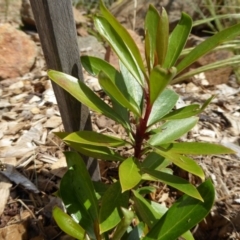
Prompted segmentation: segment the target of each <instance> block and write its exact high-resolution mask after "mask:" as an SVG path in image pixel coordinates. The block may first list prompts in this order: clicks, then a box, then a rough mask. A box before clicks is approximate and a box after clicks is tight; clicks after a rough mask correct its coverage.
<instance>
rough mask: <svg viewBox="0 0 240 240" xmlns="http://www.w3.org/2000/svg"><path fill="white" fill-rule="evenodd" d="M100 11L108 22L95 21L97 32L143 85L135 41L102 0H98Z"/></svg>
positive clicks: (142, 72)
mask: <svg viewBox="0 0 240 240" xmlns="http://www.w3.org/2000/svg"><path fill="white" fill-rule="evenodd" d="M100 11H101V13H102V15H103V17H104V18H105V19H106V20H107V22H108V24H106V23H104V21H103V22H102V23H100V22H98V21H97V22H96V21H95V23H96V25H97V26H96V28H98V30H100V31H99V33H100V34H101V35H102V36H103V37H104V38H106V40H107V41H108V42H109V44H110V45H111V46H112V48H113V49H114V51H115V52H116V54H117V55H118V57H119V58H120V60H121V61H122V62H123V64H124V65H125V66H126V67H127V69H129V71H130V72H131V73H132V74H133V76H134V77H135V78H136V80H137V81H138V82H139V83H140V85H143V81H144V79H143V74H144V73H145V67H144V64H143V61H142V57H141V54H140V52H139V49H138V47H137V45H136V43H135V42H134V40H133V39H132V37H131V36H130V34H129V33H128V31H127V30H126V29H125V28H124V27H123V26H122V25H121V24H120V23H119V22H118V21H117V19H116V18H115V17H114V16H113V15H112V14H111V13H110V12H109V11H108V9H107V8H106V7H105V6H104V4H103V1H100ZM96 20H97V19H96ZM100 21H101V20H100ZM109 24H110V25H111V28H110V27H109V26H108V25H109ZM112 30H114V31H112ZM119 40H120V41H119ZM122 50H123V51H122Z"/></svg>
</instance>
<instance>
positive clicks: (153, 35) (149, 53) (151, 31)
mask: <svg viewBox="0 0 240 240" xmlns="http://www.w3.org/2000/svg"><path fill="white" fill-rule="evenodd" d="M159 20H160V15H159V12H158V10H157V9H156V8H155V7H154V6H153V5H151V4H150V5H149V7H148V11H147V15H146V18H145V32H146V39H145V49H146V59H148V61H147V64H148V69H149V70H150V69H152V68H153V67H154V66H155V54H156V44H157V34H158V25H159Z"/></svg>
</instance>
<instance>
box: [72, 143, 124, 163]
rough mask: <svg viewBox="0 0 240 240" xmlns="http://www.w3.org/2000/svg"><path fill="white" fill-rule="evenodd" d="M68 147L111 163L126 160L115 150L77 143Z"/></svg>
mask: <svg viewBox="0 0 240 240" xmlns="http://www.w3.org/2000/svg"><path fill="white" fill-rule="evenodd" d="M68 145H69V146H70V147H71V148H73V149H75V150H76V151H78V152H80V153H82V154H83V155H85V156H89V157H93V158H98V159H102V160H109V161H123V160H124V158H123V157H122V156H121V155H119V154H118V153H117V152H114V150H112V149H110V148H108V147H102V146H93V145H84V144H80V143H75V142H69V143H68Z"/></svg>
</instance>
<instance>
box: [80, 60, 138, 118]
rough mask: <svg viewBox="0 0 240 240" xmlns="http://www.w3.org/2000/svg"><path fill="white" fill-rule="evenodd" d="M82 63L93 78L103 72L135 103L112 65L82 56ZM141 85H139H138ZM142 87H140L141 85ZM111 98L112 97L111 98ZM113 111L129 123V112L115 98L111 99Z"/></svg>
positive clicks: (120, 75) (119, 74)
mask: <svg viewBox="0 0 240 240" xmlns="http://www.w3.org/2000/svg"><path fill="white" fill-rule="evenodd" d="M81 63H82V65H83V67H84V68H85V70H86V71H88V72H89V73H90V74H91V75H93V76H98V74H99V72H100V71H103V72H104V73H105V74H106V75H107V76H108V77H109V79H111V81H112V82H114V84H115V85H116V86H117V87H118V89H119V90H120V91H121V92H122V94H123V95H124V96H125V98H127V99H128V100H129V101H130V102H133V101H134V100H133V98H132V97H131V96H132V94H131V93H128V88H127V86H126V82H125V80H124V78H123V76H122V74H121V73H119V72H118V71H117V70H116V69H115V68H114V67H113V66H112V65H110V64H109V63H108V62H106V61H104V60H102V59H100V58H97V57H92V56H82V57H81ZM138 85H139V83H138ZM139 86H140V85H139ZM110 97H111V96H110ZM111 100H112V105H113V109H114V110H115V112H117V113H118V114H119V115H120V116H121V117H122V118H123V119H124V120H125V121H126V122H128V120H129V119H128V110H127V109H126V108H124V107H122V105H120V104H119V103H118V102H117V101H116V100H115V99H114V98H112V97H111Z"/></svg>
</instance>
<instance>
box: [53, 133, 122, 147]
mask: <svg viewBox="0 0 240 240" xmlns="http://www.w3.org/2000/svg"><path fill="white" fill-rule="evenodd" d="M55 135H57V136H60V137H61V136H63V134H62V133H59V134H58V133H55ZM62 140H63V141H65V142H67V143H68V144H70V143H71V142H75V143H79V144H83V145H93V146H105V147H118V146H124V145H126V142H125V141H124V140H122V139H120V138H116V137H112V136H110V135H105V134H102V133H97V132H93V131H80V132H73V133H65V136H64V138H62Z"/></svg>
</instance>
